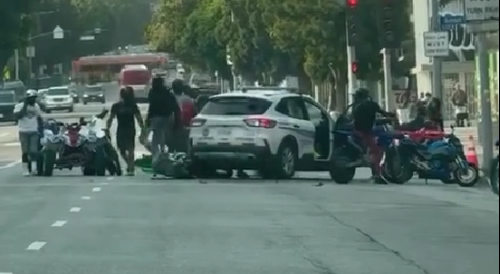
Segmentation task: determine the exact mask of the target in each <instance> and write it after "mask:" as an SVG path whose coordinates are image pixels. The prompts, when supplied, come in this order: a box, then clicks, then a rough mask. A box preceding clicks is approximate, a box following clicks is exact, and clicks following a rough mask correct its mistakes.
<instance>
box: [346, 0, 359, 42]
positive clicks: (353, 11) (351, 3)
mask: <svg viewBox="0 0 500 274" xmlns="http://www.w3.org/2000/svg"><path fill="white" fill-rule="evenodd" d="M359 1H360V0H346V6H347V11H346V21H347V39H348V40H347V42H348V44H349V46H351V47H352V46H355V45H356V44H357V43H358V41H359V39H358V25H359V16H358V3H359Z"/></svg>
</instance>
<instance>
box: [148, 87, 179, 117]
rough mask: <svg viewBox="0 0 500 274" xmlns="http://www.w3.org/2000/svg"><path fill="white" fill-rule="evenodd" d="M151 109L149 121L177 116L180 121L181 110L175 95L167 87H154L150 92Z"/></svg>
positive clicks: (149, 110)
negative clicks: (155, 118)
mask: <svg viewBox="0 0 500 274" xmlns="http://www.w3.org/2000/svg"><path fill="white" fill-rule="evenodd" d="M148 99H149V109H148V118H147V121H148V122H149V121H151V119H152V118H154V117H167V118H168V117H170V116H171V115H175V120H176V121H178V119H179V114H180V109H179V105H178V104H177V99H176V98H175V96H174V94H173V93H172V92H170V90H168V89H167V88H166V87H161V88H159V87H156V88H155V87H153V88H152V89H151V90H150V91H149V98H148Z"/></svg>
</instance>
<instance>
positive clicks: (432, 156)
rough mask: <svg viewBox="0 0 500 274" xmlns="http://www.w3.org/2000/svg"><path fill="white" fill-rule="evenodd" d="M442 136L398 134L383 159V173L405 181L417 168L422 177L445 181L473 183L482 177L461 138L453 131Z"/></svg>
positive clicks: (385, 175) (469, 184)
mask: <svg viewBox="0 0 500 274" xmlns="http://www.w3.org/2000/svg"><path fill="white" fill-rule="evenodd" d="M444 137H445V138H444V139H442V140H432V141H424V142H419V141H417V140H414V139H412V138H409V137H408V136H404V135H402V136H397V139H398V140H399V141H398V142H395V143H394V144H392V145H391V146H390V147H389V148H388V149H387V150H386V153H385V155H384V158H383V160H382V162H381V166H382V176H383V178H384V179H386V180H387V181H388V182H391V183H395V184H404V183H406V182H408V181H409V180H410V179H411V178H412V177H413V174H414V172H417V173H418V175H419V177H420V178H423V179H426V180H427V179H436V180H441V181H442V182H443V183H446V184H458V185H460V186H462V187H472V186H474V185H476V183H477V182H478V180H479V170H478V169H477V167H475V166H474V165H472V164H470V163H469V162H468V161H467V159H466V157H465V153H464V151H463V146H462V144H461V142H460V139H458V137H456V136H455V135H454V134H453V133H452V134H448V135H446V136H444Z"/></svg>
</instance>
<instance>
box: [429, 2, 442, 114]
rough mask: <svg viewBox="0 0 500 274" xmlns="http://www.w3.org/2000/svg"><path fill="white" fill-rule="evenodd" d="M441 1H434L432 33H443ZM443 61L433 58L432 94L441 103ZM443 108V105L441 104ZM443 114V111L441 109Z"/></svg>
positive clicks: (437, 57)
mask: <svg viewBox="0 0 500 274" xmlns="http://www.w3.org/2000/svg"><path fill="white" fill-rule="evenodd" d="M439 7H440V5H439V0H432V7H431V8H432V22H431V23H432V24H431V27H432V31H433V32H436V33H437V32H441V18H440V16H439ZM442 73H443V59H442V57H440V56H434V57H433V58H432V93H433V95H434V96H435V97H437V98H438V99H439V100H441V102H444V101H443V75H442ZM441 108H443V104H441ZM441 113H444V112H443V109H441Z"/></svg>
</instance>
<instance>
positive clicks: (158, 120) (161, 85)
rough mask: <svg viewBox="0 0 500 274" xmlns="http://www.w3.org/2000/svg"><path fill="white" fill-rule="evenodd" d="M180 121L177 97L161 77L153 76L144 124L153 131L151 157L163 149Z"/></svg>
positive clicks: (155, 157)
mask: <svg viewBox="0 0 500 274" xmlns="http://www.w3.org/2000/svg"><path fill="white" fill-rule="evenodd" d="M179 123H180V109H179V105H178V104H177V99H176V98H175V96H174V95H173V94H172V93H171V92H170V90H169V89H168V88H167V87H166V86H165V82H164V80H163V78H161V77H155V78H154V79H153V82H152V87H151V90H150V91H149V109H148V116H147V119H146V125H147V126H148V127H149V128H150V129H151V131H152V132H153V140H152V142H151V154H152V156H153V159H154V160H155V159H157V157H158V156H159V155H160V154H161V153H162V152H164V151H165V145H166V144H167V140H169V139H170V138H171V135H172V133H173V132H174V130H175V128H176V127H178V126H179Z"/></svg>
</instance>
